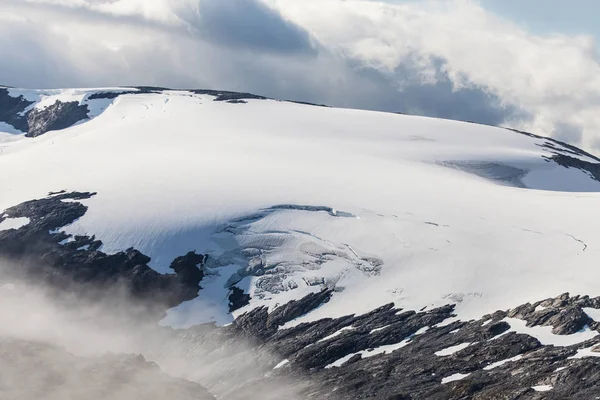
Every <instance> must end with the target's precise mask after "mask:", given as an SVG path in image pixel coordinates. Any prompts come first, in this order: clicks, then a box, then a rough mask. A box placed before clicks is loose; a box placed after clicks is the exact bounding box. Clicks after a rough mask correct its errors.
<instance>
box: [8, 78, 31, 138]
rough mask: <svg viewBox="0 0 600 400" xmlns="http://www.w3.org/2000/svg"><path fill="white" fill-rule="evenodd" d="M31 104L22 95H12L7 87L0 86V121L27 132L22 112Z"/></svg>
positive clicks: (25, 118) (25, 119) (25, 120)
mask: <svg viewBox="0 0 600 400" xmlns="http://www.w3.org/2000/svg"><path fill="white" fill-rule="evenodd" d="M32 104H33V102H31V101H28V100H26V99H25V98H24V97H23V96H18V97H12V96H10V95H9V93H8V89H4V88H0V122H5V123H7V124H9V125H12V126H13V127H14V128H15V129H18V130H20V131H21V132H27V129H28V124H27V117H26V116H25V115H23V112H24V111H25V110H26V109H27V107H29V106H30V105H32Z"/></svg>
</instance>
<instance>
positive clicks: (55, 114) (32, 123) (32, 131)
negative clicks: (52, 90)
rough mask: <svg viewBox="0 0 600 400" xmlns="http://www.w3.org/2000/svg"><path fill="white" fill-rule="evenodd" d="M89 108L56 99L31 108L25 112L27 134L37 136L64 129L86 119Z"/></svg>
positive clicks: (73, 102) (74, 102)
mask: <svg viewBox="0 0 600 400" xmlns="http://www.w3.org/2000/svg"><path fill="white" fill-rule="evenodd" d="M89 112H90V110H89V109H88V106H87V105H85V104H84V105H80V104H79V102H76V101H70V102H67V103H63V102H62V101H56V102H55V103H54V104H53V105H51V106H48V107H46V108H44V109H40V110H38V109H35V108H34V109H33V110H31V111H30V112H29V113H28V114H27V135H26V136H28V137H37V136H40V135H43V134H44V133H46V132H49V131H56V130H60V129H65V128H68V127H70V126H73V125H75V124H76V123H77V122H79V121H83V120H85V119H88V113H89Z"/></svg>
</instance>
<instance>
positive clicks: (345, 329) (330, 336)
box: [317, 326, 383, 343]
mask: <svg viewBox="0 0 600 400" xmlns="http://www.w3.org/2000/svg"><path fill="white" fill-rule="evenodd" d="M353 329H354V328H353V327H352V326H345V327H343V328H342V329H340V330H338V331H336V332H334V333H332V334H331V335H329V336H325V337H324V338H323V339H321V340H319V341H317V343H320V342H324V341H326V340H329V339H333V338H335V337H338V336H339V335H341V334H342V333H344V332H346V331H351V330H353ZM382 329H383V328H382ZM373 332H374V330H373V331H371V333H373Z"/></svg>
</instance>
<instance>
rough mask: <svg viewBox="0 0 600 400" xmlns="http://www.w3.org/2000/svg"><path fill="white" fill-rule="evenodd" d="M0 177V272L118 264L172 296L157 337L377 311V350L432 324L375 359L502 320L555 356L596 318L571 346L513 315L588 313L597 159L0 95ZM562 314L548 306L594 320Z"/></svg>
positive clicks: (331, 121)
mask: <svg viewBox="0 0 600 400" xmlns="http://www.w3.org/2000/svg"><path fill="white" fill-rule="evenodd" d="M0 170H2V171H3V172H2V173H1V174H0V210H5V211H4V213H2V214H0V255H3V256H8V257H11V258H15V257H20V256H22V255H24V254H25V250H24V249H25V247H23V246H22V245H21V244H22V243H23V241H24V240H27V241H29V242H28V243H32V241H33V239H32V238H35V240H36V241H37V242H36V243H44V247H43V251H42V250H38V249H37V248H36V249H33V250H32V248H31V247H29V248H28V250H27V251H30V252H31V253H30V254H29V255H30V256H31V254H33V255H34V257H37V256H38V255H39V257H40V258H43V257H46V256H47V254H50V253H51V254H53V257H50V258H46V260H47V259H51V260H52V262H51V263H50V262H49V263H48V264H49V265H50V266H51V267H52V268H54V267H56V268H62V267H64V265H67V264H69V263H71V264H73V265H75V264H76V263H82V264H86V263H88V264H89V265H93V266H94V268H109V269H110V268H112V269H111V271H113V272H114V274H115V276H121V275H119V274H122V273H123V272H122V271H123V268H121V269H119V268H120V267H119V268H116V267H114V265H117V264H118V263H123V265H126V264H127V263H128V262H129V263H130V264H127V265H131V266H133V265H135V266H139V265H147V267H149V268H147V267H146V268H147V269H148V270H144V271H145V272H144V274H146V275H144V276H146V277H150V278H147V280H146V281H144V282H150V281H151V280H152V279H154V280H156V281H157V282H158V281H160V282H161V283H160V284H156V285H155V286H152V285H150V286H152V287H153V288H160V290H166V289H165V288H167V289H168V290H171V289H172V288H173V287H175V286H173V285H175V284H174V283H173V282H171V281H169V279H171V277H173V276H175V275H172V274H169V272H172V271H171V269H170V268H172V269H174V270H175V271H176V272H177V274H178V275H177V276H182V277H184V278H182V279H183V281H182V282H184V283H183V284H182V285H183V286H177V287H178V289H177V290H178V292H177V293H179V294H178V295H176V296H171V297H169V300H168V301H166V304H167V305H168V307H169V309H168V311H167V313H166V316H164V318H162V319H161V321H160V324H161V325H162V326H166V327H174V328H190V327H193V326H198V325H201V324H205V323H214V324H215V325H216V326H217V327H218V326H228V325H229V324H232V323H233V324H234V325H235V324H236V322H234V321H236V319H237V323H238V324H239V323H240V322H239V321H246V322H248V321H250V322H251V323H255V320H254V319H253V318H255V317H256V315H258V314H257V313H258V312H259V310H268V313H269V315H272V316H273V315H282V313H283V314H285V315H287V316H288V317H286V318H283V319H282V318H279V317H278V318H279V320H277V318H275V317H272V320H277V321H279V322H277V323H276V324H275V325H274V326H275V328H274V329H275V330H274V331H270V332H269V334H268V335H267V336H269V337H272V336H273V335H275V336H276V335H284V334H285V332H297V331H294V329H296V330H297V329H300V328H298V327H302V328H301V329H305V328H306V327H307V326H317V325H311V324H304V323H312V324H320V323H322V321H325V319H329V321H338V322H339V321H341V320H339V319H340V318H345V316H348V315H352V314H354V315H369V314H368V313H372V312H374V310H379V311H377V312H375V314H373V315H379V316H380V317H378V318H380V320H379V322H380V323H379V324H375V325H372V326H371V325H369V326H371V328H373V332H376V331H381V330H384V329H385V328H386V327H387V326H390V325H393V324H395V323H398V322H399V321H396V317H394V315H403V314H396V311H394V312H393V313H389V312H388V311H389V309H388V311H385V310H386V309H385V306H386V305H387V304H390V303H393V307H394V310H397V309H403V310H405V311H410V310H414V311H420V312H421V313H418V314H416V315H417V316H419V318H421V319H423V318H425V316H426V318H428V319H427V321H425V320H423V321H425V322H423V321H422V320H419V321H421V322H419V323H415V325H411V326H413V327H415V328H416V329H414V330H412V331H410V330H409V331H407V332H404V331H403V332H404V333H403V334H402V335H400V334H398V335H400V336H402V337H401V338H399V339H395V340H396V341H395V342H394V341H393V340H392V341H391V342H390V340H391V339H390V338H389V337H388V339H386V340H387V342H386V343H385V345H384V346H391V347H383V348H380V349H379V351H378V352H375V353H373V354H384V355H385V354H386V353H388V354H389V353H390V352H391V351H393V350H397V349H401V348H404V347H405V346H407V344H408V343H409V342H410V341H411V340H413V339H414V338H415V335H417V336H418V335H419V334H424V335H423V336H422V337H429V336H427V335H432V333H429V334H426V333H425V332H426V331H428V330H429V331H430V332H434V331H435V329H433V327H435V326H436V324H439V323H440V322H442V321H444V322H443V324H442V325H440V326H439V327H438V328H436V329H444V326H448V325H450V324H452V323H458V322H457V321H460V320H462V321H469V320H479V319H480V318H482V317H484V315H486V314H491V313H494V312H496V311H497V310H508V309H514V310H518V311H515V312H513V313H512V314H510V313H509V314H510V315H509V316H506V315H503V316H502V318H498V319H494V321H495V323H497V324H502V323H503V324H505V325H506V326H508V328H506V329H504V330H501V331H502V333H504V334H505V333H507V332H522V333H527V334H528V335H530V336H531V337H535V338H537V340H540V341H541V342H540V343H542V344H543V345H546V344H560V345H561V346H572V345H575V344H579V343H582V342H585V341H588V340H593V338H594V337H595V335H597V332H596V331H594V329H593V327H594V325H593V323H594V324H595V322H593V321H594V316H592V315H591V314H593V312H592V311H590V314H589V318H587V319H585V318H584V320H581V321H583V322H584V323H583V325H585V326H583V325H582V326H579V325H577V324H576V325H577V326H578V327H579V328H581V329H579V328H578V329H577V330H575V331H573V330H572V329H566V330H565V332H562V333H564V334H569V335H570V334H575V335H579V336H577V337H572V338H571V339H572V340H571V341H569V340H567V342H568V343H565V342H561V341H560V340H559V339H560V335H559V334H557V332H556V328H557V327H558V325H556V324H555V325H553V326H554V328H555V332H554V333H548V332H546V330H545V329H546V327H537V328H539V329H542V330H543V332H542V331H539V332H538V331H535V330H533V331H532V329H535V328H531V327H526V326H525V323H526V322H527V321H529V322H530V320H531V319H532V318H533V317H532V315H534V314H535V313H536V312H541V311H542V310H543V309H544V308H547V307H550V305H552V304H554V303H553V302H552V301H548V302H546V303H544V304H547V306H540V307H541V308H540V309H539V310H538V309H535V310H533V311H531V310H529V311H527V312H525V311H523V309H521V308H518V307H519V306H520V305H522V304H524V303H528V302H531V303H535V302H539V301H542V300H544V299H547V298H556V297H557V296H560V295H561V294H562V293H564V292H569V293H570V294H571V296H574V295H588V296H600V287H599V286H598V285H597V281H598V280H599V279H600V270H599V269H598V268H597V260H598V259H599V258H600V248H598V247H597V246H595V241H594V238H595V237H598V235H599V234H600V228H599V227H598V224H597V223H596V219H595V217H596V216H597V215H598V213H599V212H600V211H598V210H600V208H599V207H598V200H599V199H600V194H598V192H600V160H599V159H598V158H596V157H595V156H593V155H591V154H588V153H586V152H584V151H582V150H580V149H577V148H575V147H572V146H569V145H567V144H565V143H561V142H558V141H555V140H552V139H548V138H544V137H539V136H535V135H531V134H527V133H523V132H517V131H513V130H509V129H504V128H497V127H489V126H482V125H477V124H472V123H465V122H456V121H447V120H439V119H430V118H421V117H415V116H407V115H398V114H386V113H377V112H367V111H359V110H348V109H334V108H328V107H322V106H315V105H307V104H298V103H293V102H283V101H276V100H271V99H265V98H262V97H260V96H254V95H249V94H236V93H230V92H217V91H199V90H195V91H194V90H192V91H189V90H166V89H160V88H148V87H145V88H108V89H89V90H87V89H86V90H79V89H78V90H20V89H13V88H3V89H2V88H0ZM63 191H64V192H63ZM33 199H38V200H37V201H31V200H33ZM82 205H83V206H82ZM52 210H60V212H58V211H52ZM3 240H4V242H3ZM32 247H33V245H32ZM38 248H39V246H38ZM49 249H50V250H49ZM133 251H135V253H132V252H133ZM38 252H39V254H38ZM146 256H147V257H146ZM194 256H197V257H198V258H194ZM185 257H188V258H185ZM190 257H191V258H190ZM67 258H68V259H69V260H70V261H68V262H67V261H65V260H66V259H67ZM56 260H60V261H56ZM73 260H76V261H73ZM99 260H100V261H99ZM102 260H104V261H102ZM106 260H108V261H106ZM123 260H125V261H123ZM127 260H129V261H127ZM131 260H133V261H131ZM190 260H194V261H193V262H192V261H190ZM186 263H187V264H186ZM190 263H191V264H190ZM71 264H69V265H71ZM88 264H86V265H88ZM107 265H108V267H107ZM119 265H121V264H119ZM183 265H185V268H184V267H183ZM190 265H191V266H190ZM196 265H197V266H199V269H198V271H199V273H197V272H194V271H195V268H196V267H195V266H196ZM113 267H114V268H113ZM128 268H129V267H128ZM94 271H96V270H94ZM113 272H111V273H113ZM75 275H77V273H75ZM134 275H135V274H134ZM134 275H131V276H134ZM92 276H96V272H94V274H80V276H79V277H80V278H81V279H83V280H85V281H86V282H87V281H88V280H93V279H96V278H92ZM111 276H112V275H111ZM127 276H130V275H127ZM111 279H112V278H111ZM115 279H116V278H115ZM136 279H137V278H136ZM145 279H146V278H145ZM173 279H175V278H173ZM177 279H179V278H177ZM152 282H154V281H152ZM198 283H199V286H200V287H201V290H200V291H199V292H198V293H197V296H196V291H197V289H196V288H197V287H198ZM176 285H180V283H179V281H178V283H177V284H176ZM144 287H146V286H144ZM182 287H184V289H185V290H184V289H182ZM157 290H158V289H157ZM190 290H191V295H190ZM152 293H154V292H152ZM161 293H162V292H161ZM307 299H308V300H310V301H309V303H310V306H306V307H305V306H302V307H301V308H300V309H295V310H294V311H290V310H291V309H293V308H294V307H298V306H299V305H302V304H304V305H305V304H306V302H307ZM569 299H571V300H569ZM578 299H579V298H577V297H576V298H574V300H573V298H572V297H568V296H567V298H566V300H564V299H563V303H560V302H559V303H560V304H562V305H560V304H559V305H557V306H556V307H563V306H565V307H566V306H570V307H579V308H578V310H579V311H581V309H582V307H583V308H585V307H587V308H591V309H594V308H595V307H594V304H595V303H594V304H592V303H593V302H591V303H590V302H588V301H587V300H585V301H583V302H582V301H580V300H578ZM539 304H542V303H539ZM557 304H558V303H557ZM447 305H455V307H454V308H450V309H445V308H443V307H444V306H447ZM263 306H264V307H266V308H261V307H263ZM286 307H287V308H286ZM381 307H384V308H383V309H382V308H381ZM536 307H537V305H536ZM534 308H535V307H534ZM278 310H279V311H278ZM281 310H283V311H281ZM382 310H383V311H382ZM430 310H431V313H433V314H428V313H427V312H428V311H430ZM440 310H445V311H440ZM527 310H528V309H527ZM280 311H281V312H280ZM261 312H262V311H261ZM278 312H279V314H278ZM382 312H384V314H385V315H384V316H381V314H380V313H382ZM557 312H558V311H557ZM378 313H379V314H378ZM386 313H387V314H386ZM398 313H399V312H398ZM435 313H437V314H435ZM532 313H533V314H532ZM413 314H414V313H413ZM434 314H435V315H438V317H439V318H437V317H436V318H437V319H436V318H433V317H431V315H434ZM569 315H571V314H569ZM586 315H587V314H586ZM252 316H254V317H252ZM421 316H423V317H421ZM451 317H452V319H450V318H451ZM596 317H598V316H597V315H596ZM261 318H262V317H261ZM265 318H266V317H265ZM269 318H271V317H269ZM402 318H404V317H402ZM411 318H412V317H411ZM431 318H433V319H431ZM507 318H508V319H507ZM519 318H521V319H519ZM548 318H550V317H548ZM484 320H485V317H484ZM500 320H502V321H500ZM252 321H254V322H252ZM361 321H363V320H361ZM553 321H554V322H556V320H553ZM561 321H562V320H561ZM546 322H547V319H546V320H544V321H541V322H539V323H537V324H536V323H533V325H544V324H545V325H548V323H546ZM354 323H355V322H352V324H354ZM361 323H362V322H361ZM352 324H350V325H348V324H346V325H344V326H342V328H344V329H345V331H351V330H352V326H355V325H352ZM267 325H268V324H267ZM358 325H359V323H358V322H356V326H358ZM480 325H481V323H480V324H479V325H477V328H474V326H475V325H473V327H471V325H468V326H467V325H465V326H466V328H465V332H471V333H472V332H474V331H473V329H475V330H476V329H480V328H481V327H480ZM529 325H530V326H531V325H532V324H529ZM334 326H337V325H335V324H334V325H332V328H331V329H333V327H334ZM461 326H462V325H461ZM503 326H504V325H503ZM561 326H562V325H561ZM338 328H339V326H338ZM363 328H364V326H363ZM219 329H220V328H219ZM265 329H266V328H265ZM269 329H270V328H269ZM365 329H366V328H365ZM457 329H459V328H457ZM548 329H552V328H549V327H548ZM559 330H560V329H559ZM578 330H581V332H578V333H577V331H578ZM453 331H454V330H453ZM343 332H344V331H340V330H338V329H335V330H334V332H333V333H332V335H325V333H326V330H322V331H321V333H322V335H321V336H318V335H317V336H313V338H317V339H318V340H317V339H315V340H313V342H310V341H309V342H307V343H309V344H313V345H316V344H315V343H316V342H319V341H321V342H322V341H325V342H327V341H328V340H329V341H330V340H332V339H333V338H335V337H336V336H345V335H344V334H343ZM369 332H371V330H369ZM436 332H437V331H436ZM536 332H537V333H536ZM330 333H331V332H330ZM367 333H368V332H367ZM445 333H448V332H445ZM559 333H560V332H559ZM404 334H406V336H403V335H404ZM473 335H475V334H474V333H473ZM259 336H260V335H259ZM330 336H331V337H330ZM492 336H494V335H492ZM517 336H519V335H517ZM530 336H527V337H530ZM265 337H266V336H265ZM456 337H457V338H458V336H456ZM556 337H559V339H557V338H556ZM279 339H281V338H279ZM279 339H277V340H279ZM273 340H274V343H280V342H278V341H277V340H275V339H273ZM295 340H299V339H298V338H297V337H296V339H295ZM465 340H466V339H465ZM544 341H545V342H544ZM473 342H475V340H474V341H473ZM473 342H469V343H473ZM428 343H430V344H431V343H435V342H434V341H433V339H432V340H431V341H429V342H428ZM469 343H467V342H465V343H463V344H466V346H463V347H460V346H459V347H456V348H454V349H449V350H448V351H447V352H446V353H447V354H446V353H444V352H443V349H439V351H440V352H441V353H440V356H442V357H443V356H445V355H451V354H454V353H455V352H457V351H460V350H464V349H465V348H467V347H468V346H469V345H470V344H469ZM365 346H367V347H365ZM373 347H377V348H379V347H378V346H374V345H373V343H366V344H364V346H362V347H361V346H358V345H356V343H355V345H354V346H353V347H352V346H350V347H348V348H347V351H346V352H345V353H344V354H342V355H343V357H341V356H340V357H338V359H333V360H330V359H329V360H328V361H327V363H326V364H323V365H320V367H319V365H318V364H315V366H313V367H312V368H317V367H319V368H321V369H322V370H327V371H330V370H332V369H337V368H338V367H340V366H342V365H344V362H347V361H349V360H351V359H353V357H354V359H356V358H358V359H360V358H363V359H366V358H370V356H373V354H367V349H369V348H373ZM408 347H410V346H408ZM588 347H591V346H588ZM298 351H299V349H296V350H294V351H293V352H291V353H294V354H296V355H297V354H299V353H297V352H298ZM291 353H290V354H291ZM589 353H590V354H591V352H589ZM336 354H338V355H340V353H339V351H338V353H336ZM519 354H520V353H517V354H512V355H511V357H515V356H518V355H519ZM357 355H360V356H359V357H357ZM298 357H299V359H302V357H301V356H298ZM311 357H313V356H311ZM314 357H315V359H318V356H316V355H315V356H314ZM309 358H310V357H309ZM504 358H505V359H508V358H510V357H504ZM280 361H281V363H280V364H278V370H280V369H284V368H283V367H284V366H285V365H286V364H287V363H288V362H289V360H283V361H282V360H277V362H278V363H279V362H280ZM496 361H497V360H496ZM515 361H516V360H515ZM323 362H325V361H323ZM499 365H500V364H499ZM326 373H331V372H326ZM469 374H470V372H469V373H467V374H462V373H459V372H457V373H456V374H453V375H450V374H449V377H439V379H442V378H444V379H445V381H442V382H439V383H440V384H447V383H449V382H454V381H461V379H462V378H465V377H466V376H468V375H469ZM348 379H349V378H348ZM436 379H437V378H436ZM542 386H543V385H542ZM550 386H551V385H550ZM540 387H541V386H540ZM544 387H545V386H544ZM551 387H552V386H551ZM542 389H543V388H542ZM528 390H531V388H529V389H528ZM540 390H541V389H540ZM533 391H534V392H536V390H533ZM386 393H387V392H386ZM390 393H391V392H390ZM536 393H537V392H536ZM386 395H387V394H386ZM320 396H324V395H323V393H322V392H320ZM421 396H425V395H424V394H421ZM427 396H431V393H430V394H428V395H427ZM379 398H384V397H379ZM390 398H392V397H390ZM398 398H403V397H398ZM414 398H433V397H418V396H417V397H414ZM439 398H449V397H443V396H442V397H439ZM457 398H460V397H457ZM482 398H494V397H482ZM532 398H533V397H532Z"/></svg>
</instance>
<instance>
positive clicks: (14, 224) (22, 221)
mask: <svg viewBox="0 0 600 400" xmlns="http://www.w3.org/2000/svg"><path fill="white" fill-rule="evenodd" d="M30 222H31V220H30V219H29V218H6V219H5V220H4V221H2V222H0V232H1V231H7V230H10V229H19V228H22V227H24V226H25V225H28V224H29V223H30Z"/></svg>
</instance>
